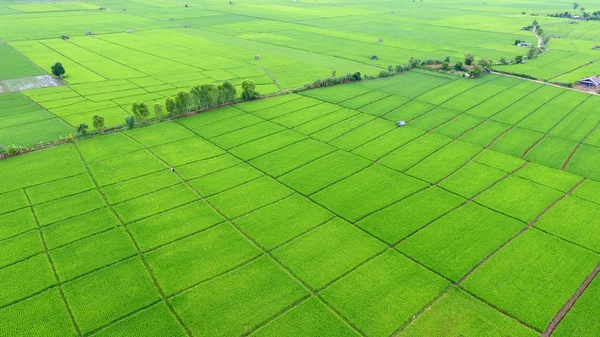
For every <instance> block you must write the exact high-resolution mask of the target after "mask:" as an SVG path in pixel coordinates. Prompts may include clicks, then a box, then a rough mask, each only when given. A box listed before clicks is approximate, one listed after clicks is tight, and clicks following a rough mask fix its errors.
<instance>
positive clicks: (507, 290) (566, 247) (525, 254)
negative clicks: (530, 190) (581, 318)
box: [463, 229, 600, 331]
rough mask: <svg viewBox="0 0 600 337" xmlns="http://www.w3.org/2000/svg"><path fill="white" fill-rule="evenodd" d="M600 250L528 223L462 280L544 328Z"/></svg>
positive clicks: (597, 258) (485, 297) (490, 300)
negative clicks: (589, 248) (575, 242)
mask: <svg viewBox="0 0 600 337" xmlns="http://www.w3.org/2000/svg"><path fill="white" fill-rule="evenodd" d="M599 261H600V256H598V255H596V254H594V253H591V252H589V251H587V250H585V249H583V248H580V247H578V246H575V245H573V244H570V243H568V242H566V241H563V240H560V239H558V238H556V237H554V236H551V235H548V234H545V233H543V232H541V231H539V230H536V229H530V230H528V231H527V232H525V233H524V234H522V235H521V236H520V237H518V238H517V239H515V240H514V241H512V242H511V243H509V244H508V245H507V246H506V247H504V248H503V249H502V250H500V251H499V252H498V253H497V254H496V255H494V256H493V257H492V258H491V259H490V260H488V261H487V262H486V263H485V264H484V265H483V266H481V267H480V268H479V269H477V270H476V271H475V272H474V273H473V274H472V275H471V276H470V277H469V278H467V279H466V280H465V282H464V283H463V285H464V287H465V289H467V290H468V291H470V292H472V293H474V294H475V295H476V296H478V297H480V298H482V299H483V300H485V301H486V302H488V303H491V304H492V305H494V306H496V307H498V308H500V309H501V310H503V311H505V312H507V313H509V314H510V315H512V316H514V317H516V318H518V319H520V320H523V321H524V322H526V323H528V324H530V325H531V326H533V327H534V328H536V329H538V330H540V331H543V330H544V329H545V328H546V325H547V324H548V323H549V322H550V320H551V319H552V318H553V317H554V315H556V313H557V312H558V310H559V309H560V308H561V307H562V306H563V305H564V304H565V302H567V300H568V299H569V298H570V297H571V295H573V293H574V292H575V290H576V289H577V288H578V287H579V285H580V284H581V283H582V282H583V280H584V279H585V278H586V277H587V276H588V274H589V273H591V272H592V270H593V269H594V267H595V266H596V264H597V263H598V262H599Z"/></svg>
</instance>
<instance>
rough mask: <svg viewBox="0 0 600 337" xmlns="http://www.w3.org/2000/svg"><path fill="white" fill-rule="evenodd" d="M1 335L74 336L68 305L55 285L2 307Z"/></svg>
mask: <svg viewBox="0 0 600 337" xmlns="http://www.w3.org/2000/svg"><path fill="white" fill-rule="evenodd" d="M0 317H2V324H0V335H2V336H27V337H75V336H77V331H75V328H74V327H73V325H72V323H71V319H70V317H69V313H68V312H67V307H66V306H65V304H64V302H63V300H62V299H61V298H60V293H59V292H58V289H56V288H53V289H50V290H47V291H45V292H43V293H41V294H39V295H36V296H34V297H31V298H28V299H26V300H24V301H22V302H19V303H17V304H14V305H11V306H9V307H6V308H2V309H0Z"/></svg>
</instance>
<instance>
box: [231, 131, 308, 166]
mask: <svg viewBox="0 0 600 337" xmlns="http://www.w3.org/2000/svg"><path fill="white" fill-rule="evenodd" d="M306 139H307V137H306V136H304V135H302V134H300V133H298V132H295V131H292V130H284V131H281V132H277V133H274V134H272V135H269V136H266V137H263V138H259V139H256V140H253V141H250V142H247V143H244V144H241V145H239V146H236V147H234V148H232V149H230V150H229V152H230V153H232V154H233V155H235V156H237V157H239V158H242V159H244V160H251V159H254V158H256V157H260V156H262V155H264V154H267V153H269V152H272V151H275V150H279V149H281V148H284V147H286V146H288V145H291V144H294V143H297V142H300V141H302V140H306Z"/></svg>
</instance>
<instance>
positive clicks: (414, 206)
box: [356, 187, 464, 245]
mask: <svg viewBox="0 0 600 337" xmlns="http://www.w3.org/2000/svg"><path fill="white" fill-rule="evenodd" d="M463 202H464V199H462V198H460V197H458V196H456V195H454V194H451V193H448V192H446V191H444V190H442V189H440V188H437V187H433V188H428V189H425V190H423V191H421V192H419V193H416V194H415V195H412V196H410V197H408V198H406V199H403V200H401V201H399V202H397V203H395V204H393V205H391V206H389V207H386V208H384V209H382V210H380V211H378V212H375V213H373V214H371V215H369V216H367V217H365V218H364V219H362V220H360V221H359V222H357V223H356V225H357V226H358V227H360V228H362V229H364V230H365V231H367V232H369V233H370V234H371V235H374V236H376V237H378V238H379V239H381V240H383V241H385V242H386V243H388V244H390V245H394V244H396V243H398V242H399V241H400V240H402V239H404V238H405V237H407V236H408V235H411V234H412V233H414V232H415V231H417V230H419V229H420V228H422V227H423V226H426V225H427V224H429V223H430V222H432V221H434V220H436V219H437V218H438V217H440V216H442V215H444V214H446V213H447V212H449V211H451V210H452V209H454V208H456V207H458V206H459V205H460V204H462V203H463Z"/></svg>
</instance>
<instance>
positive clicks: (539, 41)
mask: <svg viewBox="0 0 600 337" xmlns="http://www.w3.org/2000/svg"><path fill="white" fill-rule="evenodd" d="M538 27H539V25H538V26H535V27H533V29H532V31H533V35H534V36H535V37H536V39H537V40H538V44H537V47H538V48H542V46H543V45H544V41H542V38H541V37H540V36H539V35H538V34H537V28H538Z"/></svg>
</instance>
